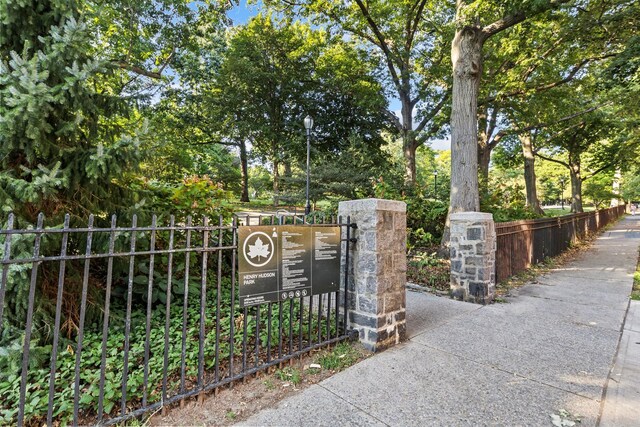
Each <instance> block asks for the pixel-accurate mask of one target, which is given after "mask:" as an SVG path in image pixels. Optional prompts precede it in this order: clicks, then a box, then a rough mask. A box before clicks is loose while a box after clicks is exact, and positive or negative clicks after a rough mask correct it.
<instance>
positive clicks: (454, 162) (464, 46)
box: [449, 27, 483, 213]
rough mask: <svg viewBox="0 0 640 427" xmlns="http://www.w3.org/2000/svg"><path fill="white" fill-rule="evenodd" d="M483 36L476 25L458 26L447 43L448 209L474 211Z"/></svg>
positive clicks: (477, 200)
mask: <svg viewBox="0 0 640 427" xmlns="http://www.w3.org/2000/svg"><path fill="white" fill-rule="evenodd" d="M482 44H483V38H482V36H481V33H480V29H479V28H474V27H464V28H462V29H461V30H459V31H458V32H457V33H456V35H455V37H454V39H453V42H452V45H451V60H452V62H453V92H452V107H451V166H452V171H451V172H452V173H451V199H450V202H449V213H454V212H465V211H471V212H474V211H478V210H480V201H479V199H478V149H477V145H478V116H477V110H478V90H479V88H480V77H481V75H482Z"/></svg>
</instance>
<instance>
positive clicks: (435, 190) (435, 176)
mask: <svg viewBox="0 0 640 427" xmlns="http://www.w3.org/2000/svg"><path fill="white" fill-rule="evenodd" d="M433 196H434V197H436V198H437V197H438V171H437V170H435V169H434V170H433Z"/></svg>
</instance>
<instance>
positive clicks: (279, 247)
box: [238, 225, 341, 307]
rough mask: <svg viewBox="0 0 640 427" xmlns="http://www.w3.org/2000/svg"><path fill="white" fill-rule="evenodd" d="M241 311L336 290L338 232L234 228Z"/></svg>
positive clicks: (336, 229)
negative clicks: (236, 240)
mask: <svg viewBox="0 0 640 427" xmlns="http://www.w3.org/2000/svg"><path fill="white" fill-rule="evenodd" d="M238 238H239V243H238V252H239V260H238V275H239V279H240V305H241V306H242V307H246V306H250V305H256V304H262V303H265V302H278V301H284V300H287V299H292V298H300V297H304V296H307V295H317V294H324V293H328V292H335V291H337V290H338V289H339V287H340V283H339V282H340V247H341V244H340V227H334V226H321V225H261V226H247V227H240V228H238Z"/></svg>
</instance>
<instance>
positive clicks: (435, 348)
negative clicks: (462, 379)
mask: <svg viewBox="0 0 640 427" xmlns="http://www.w3.org/2000/svg"><path fill="white" fill-rule="evenodd" d="M417 344H420V345H421V346H423V347H426V348H429V349H432V350H435V351H439V352H441V353H444V354H448V355H450V356H453V357H457V358H459V359H462V360H464V361H467V362H471V363H474V364H476V365H479V366H484V367H487V368H491V369H495V370H496V371H500V372H503V373H505V374H509V375H513V376H514V377H518V378H520V379H523V380H526V381H531V382H532V383H535V384H538V385H542V386H545V387H550V388H553V389H556V390H559V391H562V392H564V393H569V394H572V395H574V396H577V397H581V398H583V399H587V400H591V401H593V402H598V403H600V402H601V400H598V399H594V398H593V397H589V396H585V395H583V394H580V393H577V392H575V391H572V390H567V389H565V388H562V387H558V386H557V385H553V384H548V383H546V382H544V381H541V380H538V379H536V378H531V377H528V376H525V375H522V374H519V373H517V372H513V371H509V370H507V369H504V368H501V367H499V366H496V365H492V364H490V363H481V362H478V361H477V360H474V359H472V358H470V357H466V356H462V355H460V354H457V353H452V352H450V351H446V350H443V349H441V348H438V347H432V346H430V345H427V344H424V343H417ZM605 384H606V380H605ZM603 387H604V385H603Z"/></svg>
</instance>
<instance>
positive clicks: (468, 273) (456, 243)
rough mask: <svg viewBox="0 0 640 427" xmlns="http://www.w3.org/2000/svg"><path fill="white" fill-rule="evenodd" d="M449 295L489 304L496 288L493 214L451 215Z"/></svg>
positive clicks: (468, 213) (460, 213) (466, 213)
mask: <svg viewBox="0 0 640 427" xmlns="http://www.w3.org/2000/svg"><path fill="white" fill-rule="evenodd" d="M450 223H451V225H450V230H451V241H450V246H449V250H450V255H451V295H452V297H453V298H456V299H460V300H464V301H470V302H476V303H482V304H485V303H488V302H491V301H493V298H494V295H495V288H496V269H495V266H496V230H495V226H494V223H493V215H491V214H490V213H483V212H459V213H454V214H451V216H450Z"/></svg>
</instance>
